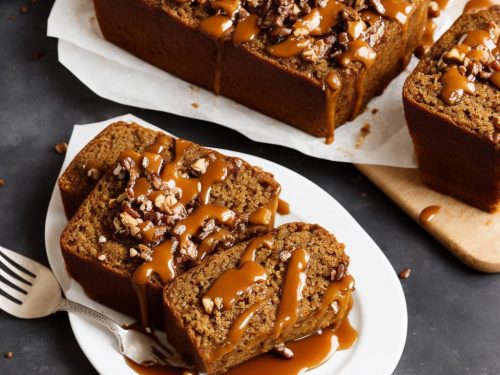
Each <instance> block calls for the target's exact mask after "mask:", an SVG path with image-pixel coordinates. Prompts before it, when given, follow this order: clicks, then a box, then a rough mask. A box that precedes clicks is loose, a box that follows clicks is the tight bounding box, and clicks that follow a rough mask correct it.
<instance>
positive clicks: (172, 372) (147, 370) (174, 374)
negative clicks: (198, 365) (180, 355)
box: [123, 357, 189, 375]
mask: <svg viewBox="0 0 500 375" xmlns="http://www.w3.org/2000/svg"><path fill="white" fill-rule="evenodd" d="M123 358H124V359H125V362H126V363H127V366H128V367H130V369H131V370H132V371H134V372H135V373H136V374H137V375H183V374H185V372H186V371H187V372H188V373H189V371H188V370H187V369H183V368H177V367H173V366H158V365H156V366H141V365H139V364H137V363H135V362H134V361H132V360H130V359H128V358H127V357H123Z"/></svg>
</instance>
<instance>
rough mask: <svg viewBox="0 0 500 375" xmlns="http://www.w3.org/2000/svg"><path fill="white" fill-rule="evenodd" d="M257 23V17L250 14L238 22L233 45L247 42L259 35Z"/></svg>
mask: <svg viewBox="0 0 500 375" xmlns="http://www.w3.org/2000/svg"><path fill="white" fill-rule="evenodd" d="M258 21H259V15H257V14H250V15H249V16H248V17H247V18H245V19H244V20H243V21H240V22H239V23H238V24H237V25H236V28H235V29H234V34H233V42H234V43H235V44H240V43H245V42H249V41H251V40H253V39H254V38H255V37H256V36H257V35H259V32H260V27H259V25H258Z"/></svg>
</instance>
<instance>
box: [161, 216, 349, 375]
mask: <svg viewBox="0 0 500 375" xmlns="http://www.w3.org/2000/svg"><path fill="white" fill-rule="evenodd" d="M348 264H349V258H348V256H347V255H346V254H345V253H344V245H343V244H341V243H339V242H337V240H336V239H335V237H334V236H333V235H332V234H330V233H329V232H328V231H327V230H325V229H323V228H322V227H320V226H318V225H312V224H304V223H290V224H284V225H282V226H280V227H278V228H276V229H275V230H273V231H271V232H270V233H268V234H265V235H263V236H260V237H256V238H253V239H252V240H250V241H247V242H243V243H240V244H237V245H235V246H234V247H232V248H230V249H228V250H226V251H224V252H221V253H218V254H215V255H212V256H211V257H210V258H209V259H207V261H206V262H204V263H202V264H200V265H199V266H198V267H196V268H193V269H191V270H190V271H188V272H186V273H184V274H183V275H181V276H179V277H177V278H176V279H175V280H173V281H172V282H171V283H170V284H168V286H167V287H166V288H165V291H164V302H165V307H166V329H167V332H168V337H169V340H170V341H171V342H173V343H174V345H175V346H176V347H177V348H179V350H181V351H182V352H183V354H185V355H186V356H188V357H189V358H191V359H192V360H193V361H194V363H195V364H196V366H197V368H198V370H199V371H206V372H207V373H208V374H218V373H222V372H224V371H226V370H227V369H228V368H230V367H233V366H235V365H237V364H239V363H242V362H244V361H246V360H248V359H250V358H252V357H255V356H257V355H259V354H261V353H264V352H267V351H269V350H271V349H273V348H275V347H279V345H280V344H283V343H285V342H287V341H290V340H295V339H298V338H301V337H304V336H307V335H310V334H314V333H316V332H317V331H318V330H319V329H322V328H325V327H331V326H336V325H337V326H338V325H339V324H340V322H341V321H342V319H343V318H344V317H345V316H346V314H347V312H348V310H349V308H350V305H351V303H352V301H351V302H350V298H351V292H352V291H353V288H354V285H353V280H352V277H351V276H350V275H348ZM242 321H245V323H244V324H241V322H242ZM235 327H238V328H235Z"/></svg>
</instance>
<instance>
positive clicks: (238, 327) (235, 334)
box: [210, 300, 267, 359]
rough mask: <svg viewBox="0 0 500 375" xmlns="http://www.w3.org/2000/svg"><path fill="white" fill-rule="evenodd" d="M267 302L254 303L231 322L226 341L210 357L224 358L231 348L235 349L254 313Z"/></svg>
mask: <svg viewBox="0 0 500 375" xmlns="http://www.w3.org/2000/svg"><path fill="white" fill-rule="evenodd" d="M266 303H267V301H265V300H262V301H259V302H257V303H254V304H253V305H252V306H250V307H249V308H248V309H247V310H245V311H244V312H243V313H242V314H241V315H239V316H238V317H237V318H236V320H235V321H234V322H233V324H231V328H230V329H229V333H228V335H227V339H226V342H225V343H224V344H223V345H222V346H220V347H219V348H217V349H215V350H214V351H213V353H212V354H211V355H210V358H215V359H218V358H222V357H223V356H225V355H226V354H227V353H229V352H230V351H231V350H233V348H234V347H235V346H236V345H238V343H239V342H240V340H241V339H242V337H243V335H244V334H245V331H246V329H247V327H248V325H249V324H250V321H251V320H252V318H253V317H254V315H255V314H256V313H257V312H258V311H259V310H261V309H262V308H263V307H264V306H265V305H266Z"/></svg>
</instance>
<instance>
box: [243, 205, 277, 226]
mask: <svg viewBox="0 0 500 375" xmlns="http://www.w3.org/2000/svg"><path fill="white" fill-rule="evenodd" d="M272 214H273V213H272V211H271V210H270V209H269V208H268V207H260V208H258V209H257V210H256V211H255V212H252V213H251V214H250V217H249V218H248V220H249V221H250V224H253V225H269V223H271V219H272Z"/></svg>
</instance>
